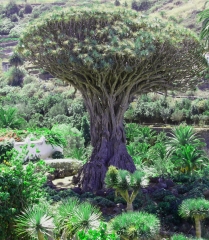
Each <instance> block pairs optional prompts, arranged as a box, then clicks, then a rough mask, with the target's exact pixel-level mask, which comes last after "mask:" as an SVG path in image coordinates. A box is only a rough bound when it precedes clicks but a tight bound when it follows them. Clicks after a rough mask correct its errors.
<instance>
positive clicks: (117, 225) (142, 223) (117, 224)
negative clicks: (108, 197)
mask: <svg viewBox="0 0 209 240" xmlns="http://www.w3.org/2000/svg"><path fill="white" fill-rule="evenodd" d="M111 228H112V229H113V231H115V232H116V233H117V235H119V236H120V237H122V239H129V240H134V239H141V240H142V239H144V240H147V239H150V240H151V239H154V237H156V235H158V234H159V231H160V220H159V219H158V218H157V217H156V216H155V215H153V214H149V213H146V212H129V213H123V214H121V215H118V216H117V217H115V218H114V219H113V220H112V221H111Z"/></svg>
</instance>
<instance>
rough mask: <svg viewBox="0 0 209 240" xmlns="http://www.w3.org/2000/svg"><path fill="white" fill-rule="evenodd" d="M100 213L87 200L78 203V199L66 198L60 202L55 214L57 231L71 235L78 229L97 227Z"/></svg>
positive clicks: (85, 230)
mask: <svg viewBox="0 0 209 240" xmlns="http://www.w3.org/2000/svg"><path fill="white" fill-rule="evenodd" d="M101 218H102V213H101V212H100V210H99V209H97V208H95V207H94V206H92V205H91V204H90V203H88V202H83V203H80V202H79V200H78V199H76V198H75V199H72V198H71V199H68V200H67V201H64V202H63V203H61V204H60V206H58V208H57V214H56V216H55V225H56V227H57V229H56V230H57V233H59V234H61V235H62V237H63V238H64V239H65V238H66V237H73V236H74V235H76V234H77V233H78V232H79V231H84V232H87V231H88V230H89V229H98V228H99V225H100V220H101Z"/></svg>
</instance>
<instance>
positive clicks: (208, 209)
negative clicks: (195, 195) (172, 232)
mask: <svg viewBox="0 0 209 240" xmlns="http://www.w3.org/2000/svg"><path fill="white" fill-rule="evenodd" d="M179 215H180V216H181V217H183V218H188V217H191V218H194V221H195V229H196V237H197V238H201V223H200V222H201V220H203V219H205V218H206V217H208V216H209V201H207V200H205V199H203V198H199V199H187V200H184V201H183V202H182V204H181V205H180V207H179Z"/></svg>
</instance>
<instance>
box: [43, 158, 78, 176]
mask: <svg viewBox="0 0 209 240" xmlns="http://www.w3.org/2000/svg"><path fill="white" fill-rule="evenodd" d="M45 163H46V164H47V165H49V166H50V167H51V168H54V169H55V177H56V178H57V177H60V176H61V177H69V176H73V175H75V174H77V173H78V171H79V170H80V169H81V168H82V166H83V162H82V161H79V160H76V159H52V160H45Z"/></svg>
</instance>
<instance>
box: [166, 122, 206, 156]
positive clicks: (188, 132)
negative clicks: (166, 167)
mask: <svg viewBox="0 0 209 240" xmlns="http://www.w3.org/2000/svg"><path fill="white" fill-rule="evenodd" d="M185 145H192V146H193V147H195V148H201V147H203V146H205V143H204V142H203V141H202V139H201V138H199V137H198V136H197V133H195V132H194V129H193V128H192V127H190V126H183V125H180V126H178V127H176V128H174V129H172V133H171V136H170V137H168V141H167V143H166V147H167V152H168V155H170V154H172V153H174V152H175V151H176V150H177V149H179V148H181V147H182V146H185Z"/></svg>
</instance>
